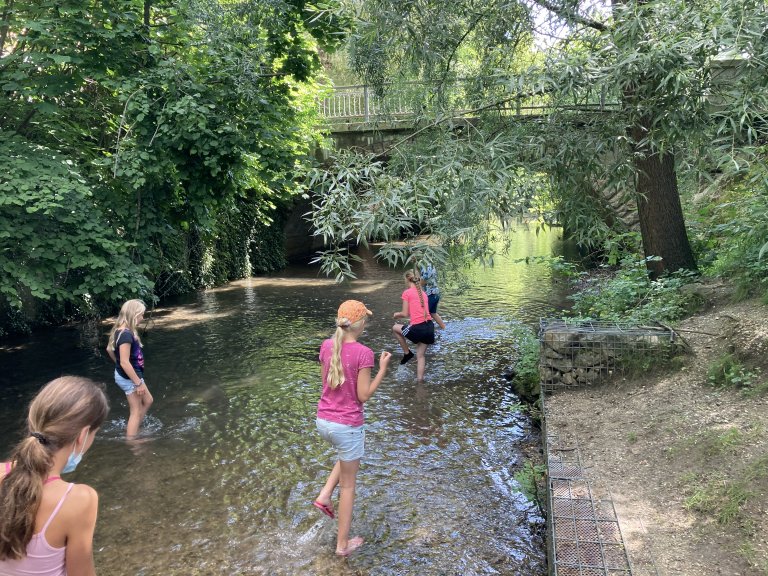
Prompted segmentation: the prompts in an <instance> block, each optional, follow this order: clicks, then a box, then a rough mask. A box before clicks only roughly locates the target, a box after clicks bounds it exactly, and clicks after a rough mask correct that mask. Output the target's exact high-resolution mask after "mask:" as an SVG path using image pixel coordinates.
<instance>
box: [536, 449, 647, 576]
mask: <svg viewBox="0 0 768 576" xmlns="http://www.w3.org/2000/svg"><path fill="white" fill-rule="evenodd" d="M547 468H548V470H549V477H548V498H549V526H550V538H551V549H552V550H551V560H552V565H553V570H552V574H554V576H620V575H621V576H631V574H632V568H631V565H630V562H629V557H628V556H627V551H626V548H625V547H624V541H623V539H622V536H621V529H620V527H619V521H618V518H617V517H616V511H615V509H614V507H613V502H612V501H611V500H610V499H609V498H604V497H600V498H598V497H596V496H595V494H594V490H593V488H592V486H591V484H590V482H589V481H588V480H587V479H585V478H584V477H583V469H582V467H581V463H580V458H579V453H578V448H577V447H576V446H574V445H570V446H566V445H564V444H562V443H561V442H560V441H559V439H558V438H555V437H550V438H548V440H547Z"/></svg>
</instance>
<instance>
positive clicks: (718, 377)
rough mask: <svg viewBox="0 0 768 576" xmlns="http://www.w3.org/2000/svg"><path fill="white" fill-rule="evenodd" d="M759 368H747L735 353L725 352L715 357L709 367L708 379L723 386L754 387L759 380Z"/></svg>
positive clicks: (713, 383)
mask: <svg viewBox="0 0 768 576" xmlns="http://www.w3.org/2000/svg"><path fill="white" fill-rule="evenodd" d="M759 377H760V374H759V370H758V369H754V370H750V369H748V368H746V367H745V366H744V365H743V364H742V363H741V361H739V359H738V358H737V357H736V356H735V355H733V354H724V355H722V356H720V357H719V358H717V359H715V361H714V362H712V363H711V364H710V365H709V368H708V369H707V381H708V382H709V383H710V384H712V385H713V386H718V387H722V388H726V387H732V388H742V389H751V388H754V387H755V385H756V384H758V381H759Z"/></svg>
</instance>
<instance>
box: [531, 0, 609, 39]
mask: <svg viewBox="0 0 768 576" xmlns="http://www.w3.org/2000/svg"><path fill="white" fill-rule="evenodd" d="M533 1H534V2H535V3H536V4H538V5H539V6H541V7H542V8H546V9H547V10H549V11H550V12H554V13H555V14H557V15H558V16H560V17H561V18H563V19H565V20H568V21H570V22H575V23H577V24H581V25H583V26H587V27H588V28H594V29H595V30H599V31H600V32H605V31H606V30H608V26H606V25H605V24H603V23H602V22H598V21H597V20H593V19H591V18H587V17H586V16H582V15H581V14H579V13H578V12H576V10H574V9H572V8H568V7H566V6H558V5H556V4H554V3H552V2H549V1H548V0H533Z"/></svg>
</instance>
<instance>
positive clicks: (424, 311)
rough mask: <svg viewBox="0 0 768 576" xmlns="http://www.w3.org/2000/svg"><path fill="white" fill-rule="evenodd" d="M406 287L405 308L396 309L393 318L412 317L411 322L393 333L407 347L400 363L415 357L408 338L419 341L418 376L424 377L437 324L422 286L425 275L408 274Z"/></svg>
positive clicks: (399, 325)
mask: <svg viewBox="0 0 768 576" xmlns="http://www.w3.org/2000/svg"><path fill="white" fill-rule="evenodd" d="M405 285H406V287H407V288H406V290H405V291H404V292H403V294H402V296H401V298H402V299H403V307H402V309H401V310H400V311H399V312H395V313H394V314H393V315H392V317H393V318H395V319H398V318H409V319H410V322H408V324H405V325H403V324H395V325H394V326H392V333H393V334H394V335H395V338H397V341H398V342H399V343H400V347H401V348H402V349H403V358H402V360H400V364H405V363H406V362H408V360H410V359H411V358H413V352H411V348H410V347H409V346H408V342H407V341H406V338H408V340H410V341H411V342H413V343H414V344H416V378H417V379H418V380H419V382H421V381H422V380H424V371H425V369H426V365H427V358H426V353H427V345H428V344H434V343H435V325H434V323H433V322H432V315H431V314H430V313H429V303H428V300H427V297H426V295H425V294H424V291H423V290H422V289H421V278H420V277H419V275H418V274H416V272H414V271H413V270H408V272H406V273H405Z"/></svg>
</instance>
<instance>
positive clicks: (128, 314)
mask: <svg viewBox="0 0 768 576" xmlns="http://www.w3.org/2000/svg"><path fill="white" fill-rule="evenodd" d="M146 309H147V307H146V306H145V304H144V302H142V301H141V300H128V301H127V302H126V303H125V304H123V306H122V308H120V314H119V315H118V316H117V320H116V321H115V325H114V326H113V327H112V331H111V332H110V334H109V343H108V344H107V354H109V357H110V358H112V361H113V362H114V363H115V384H117V385H118V386H119V387H120V389H121V390H122V391H123V392H125V397H126V399H127V400H128V408H129V410H130V414H129V416H128V424H127V426H126V427H125V437H126V438H127V439H129V440H130V439H132V438H135V437H136V435H137V434H138V433H139V427H140V426H141V423H142V422H143V421H144V416H146V414H147V411H148V410H149V407H150V406H152V402H153V398H152V394H151V393H150V391H149V388H147V384H146V382H144V350H143V347H142V344H141V338H139V331H138V328H139V325H140V324H141V323H142V321H143V320H144V312H145V311H146Z"/></svg>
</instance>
